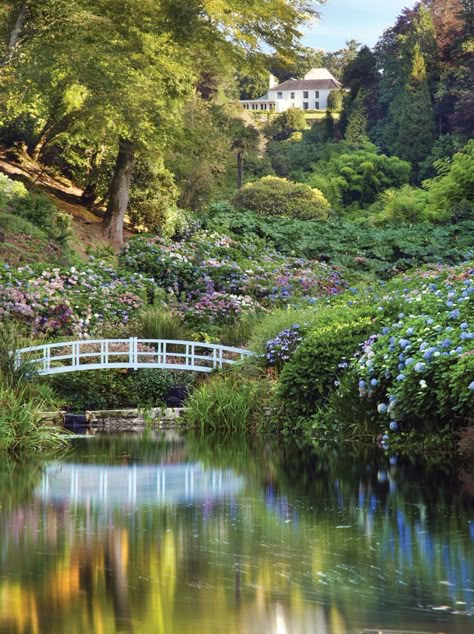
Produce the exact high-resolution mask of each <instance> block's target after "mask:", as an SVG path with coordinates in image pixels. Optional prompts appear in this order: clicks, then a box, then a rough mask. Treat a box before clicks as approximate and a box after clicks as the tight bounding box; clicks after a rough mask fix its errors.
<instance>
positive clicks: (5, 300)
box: [0, 262, 147, 337]
mask: <svg viewBox="0 0 474 634" xmlns="http://www.w3.org/2000/svg"><path fill="white" fill-rule="evenodd" d="M146 287H147V281H146V280H145V279H144V277H143V276H142V275H139V274H138V275H119V274H118V273H117V271H115V270H114V269H112V268H110V267H109V266H107V264H105V263H104V262H91V263H90V264H89V265H87V266H84V267H83V268H80V267H70V268H65V269H60V268H52V269H43V268H41V269H36V268H35V267H32V266H24V267H20V268H16V269H13V268H10V267H9V266H8V265H7V264H1V265H0V319H4V318H7V317H8V318H12V319H14V320H16V321H19V322H21V323H23V324H25V325H26V326H28V327H30V328H31V331H32V333H33V334H40V333H46V334H48V335H50V336H62V335H75V336H78V337H87V336H90V335H91V334H93V333H94V331H96V330H97V329H98V327H99V326H100V325H101V324H103V323H104V322H110V323H124V322H127V321H128V320H129V319H130V318H131V316H132V315H133V313H135V312H136V311H137V310H138V309H139V308H140V307H141V306H142V305H143V304H144V301H145V299H146Z"/></svg>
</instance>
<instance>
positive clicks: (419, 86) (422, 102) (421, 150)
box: [394, 44, 434, 167]
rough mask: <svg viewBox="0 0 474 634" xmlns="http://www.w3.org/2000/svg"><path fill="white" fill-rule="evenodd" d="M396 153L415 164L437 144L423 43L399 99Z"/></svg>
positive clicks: (416, 46)
mask: <svg viewBox="0 0 474 634" xmlns="http://www.w3.org/2000/svg"><path fill="white" fill-rule="evenodd" d="M398 105H399V113H398V120H397V121H398V136H397V140H396V143H395V146H394V149H395V152H396V154H397V155H398V156H399V157H400V158H401V159H403V160H405V161H408V162H409V163H411V164H412V165H414V166H415V167H416V166H418V165H419V163H420V162H421V161H422V160H423V159H425V158H426V157H427V156H428V155H429V153H430V151H431V148H432V146H433V141H434V119H433V107H432V104H431V96H430V91H429V88H428V82H427V77H426V65H425V61H424V58H423V55H422V53H421V50H420V46H419V44H416V45H415V47H414V50H413V59H412V68H411V73H410V76H409V79H408V82H407V84H406V86H405V90H404V92H403V93H402V98H401V100H400V102H399V104H398Z"/></svg>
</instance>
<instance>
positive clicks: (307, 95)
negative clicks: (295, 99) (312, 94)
mask: <svg viewBox="0 0 474 634" xmlns="http://www.w3.org/2000/svg"><path fill="white" fill-rule="evenodd" d="M308 97H309V92H308V91H307V90H304V91H303V99H308Z"/></svg>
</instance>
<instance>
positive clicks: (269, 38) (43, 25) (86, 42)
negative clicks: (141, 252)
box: [1, 0, 316, 244]
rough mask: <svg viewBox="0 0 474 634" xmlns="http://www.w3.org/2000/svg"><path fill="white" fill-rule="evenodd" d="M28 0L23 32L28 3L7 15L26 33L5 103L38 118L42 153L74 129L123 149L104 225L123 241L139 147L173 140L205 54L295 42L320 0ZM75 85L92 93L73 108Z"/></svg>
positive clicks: (11, 59)
mask: <svg viewBox="0 0 474 634" xmlns="http://www.w3.org/2000/svg"><path fill="white" fill-rule="evenodd" d="M23 4H25V6H26V10H27V13H26V18H25V19H24V20H19V28H17V29H16V30H15V28H13V30H12V24H13V25H14V24H16V20H17V19H18V17H19V13H18V10H19V9H21V6H23V5H22V3H20V2H15V1H13V0H12V1H11V2H9V3H8V5H7V8H8V11H6V12H5V11H4V12H3V13H4V15H3V16H2V24H7V23H8V25H9V27H8V28H9V29H10V30H9V33H10V34H12V33H17V34H16V35H15V37H14V38H13V40H14V42H15V46H14V47H13V48H12V50H14V52H15V54H14V55H10V54H7V55H6V56H5V55H4V60H5V64H4V67H3V71H4V72H2V77H1V82H2V89H3V88H5V89H6V91H7V94H6V97H5V99H4V102H3V106H4V107H5V108H6V110H8V112H9V115H10V117H13V116H18V113H23V114H24V115H25V116H27V117H28V118H29V119H30V120H31V121H33V128H34V134H33V135H32V143H31V144H30V151H31V152H32V153H33V154H37V153H39V152H41V151H43V150H44V148H45V147H46V146H47V145H48V144H51V143H52V142H53V141H56V139H57V138H59V137H60V136H61V135H63V136H64V135H65V134H78V135H82V138H83V139H84V140H87V142H88V143H89V144H90V145H91V146H92V147H94V146H96V145H97V144H102V143H104V142H105V143H106V145H107V147H108V148H110V150H115V152H116V153H117V155H116V160H115V166H114V168H113V171H112V174H111V178H110V184H109V195H108V205H107V212H106V218H105V223H104V226H105V232H106V236H107V237H108V238H109V239H110V241H111V242H114V243H116V244H120V243H121V241H122V229H123V220H124V216H125V213H126V210H127V205H128V199H129V188H130V183H131V180H132V176H133V168H134V158H135V155H136V154H140V155H145V154H147V153H150V154H153V153H163V152H164V151H165V150H166V148H167V147H169V145H170V143H171V142H172V140H173V138H174V136H175V135H176V134H177V131H178V130H179V126H180V122H181V117H182V114H183V110H184V105H185V103H186V101H187V99H188V98H189V97H190V95H191V94H192V92H193V90H194V88H195V86H197V85H198V83H199V80H200V79H202V73H201V70H202V68H203V67H204V65H205V63H206V60H209V59H219V61H220V63H221V64H222V65H223V66H229V67H231V66H235V64H236V62H237V61H238V60H239V59H243V58H244V57H245V54H246V52H247V51H248V50H250V49H253V50H256V51H259V50H260V51H261V50H262V46H263V45H265V46H270V47H273V48H274V49H275V50H276V51H277V52H278V51H280V52H282V51H284V50H288V49H291V48H292V47H293V45H294V43H295V41H296V39H297V37H298V35H299V32H298V27H299V25H300V24H301V23H303V22H304V21H305V20H306V19H307V18H308V17H311V16H312V15H315V14H316V11H315V6H314V5H315V3H314V2H313V0H249V1H248V2H245V3H242V2H240V1H238V0H222V1H220V2H207V1H206V2H203V1H202V0H154V1H153V2H152V1H147V2H144V1H143V0H128V2H127V11H126V12H124V6H123V2H121V1H120V0H102V1H101V2H97V1H95V0H44V2H41V3H38V2H34V1H33V0H25V3H23ZM15 16H16V17H15ZM3 18H4V19H3ZM6 32H8V29H7V30H6ZM10 39H11V37H10V38H7V39H6V40H4V41H8V42H10ZM4 48H5V46H4ZM20 52H21V54H20ZM72 87H76V95H82V97H83V98H82V101H81V100H76V101H75V106H74V107H73V108H71V106H70V105H69V109H68V108H67V103H69V104H70V100H68V99H67V98H66V95H70V94H71V90H72Z"/></svg>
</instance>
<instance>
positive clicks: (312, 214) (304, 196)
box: [232, 176, 329, 220]
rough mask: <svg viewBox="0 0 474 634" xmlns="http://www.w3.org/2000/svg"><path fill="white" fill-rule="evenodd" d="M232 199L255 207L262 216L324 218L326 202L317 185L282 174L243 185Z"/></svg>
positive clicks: (248, 207)
mask: <svg viewBox="0 0 474 634" xmlns="http://www.w3.org/2000/svg"><path fill="white" fill-rule="evenodd" d="M232 203H233V205H234V206H235V207H237V208H238V209H244V210H249V211H255V212H256V213H258V214H261V215H263V216H289V217H290V218H302V219H309V218H315V219H318V220H324V219H326V218H327V215H328V210H329V203H328V201H327V200H326V199H325V197H324V196H323V194H322V193H321V192H320V191H319V190H318V189H312V188H311V187H309V186H308V185H305V184H302V183H292V182H291V181H288V180H286V179H285V178H277V177H276V176H266V177H265V178H261V179H260V180H259V181H256V182H254V183H248V184H247V185H244V187H242V189H240V190H239V191H238V192H237V193H236V194H235V196H234V198H233V200H232Z"/></svg>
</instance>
